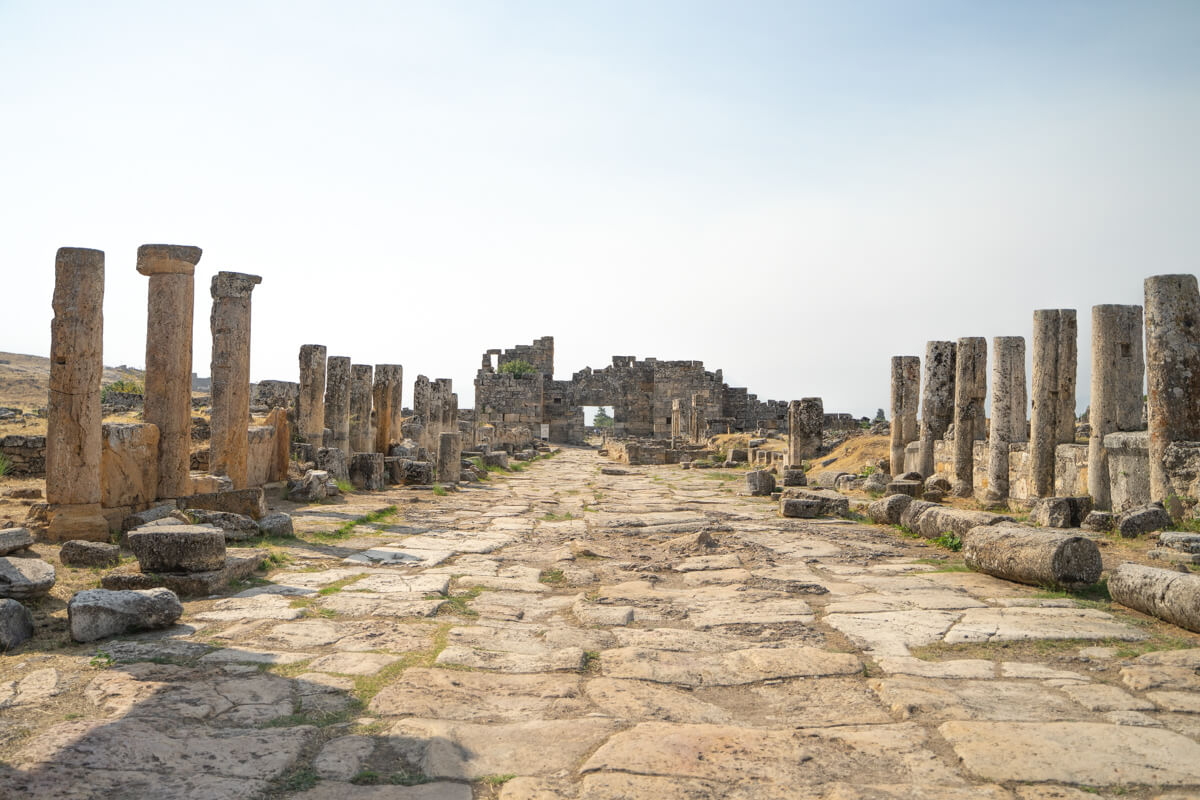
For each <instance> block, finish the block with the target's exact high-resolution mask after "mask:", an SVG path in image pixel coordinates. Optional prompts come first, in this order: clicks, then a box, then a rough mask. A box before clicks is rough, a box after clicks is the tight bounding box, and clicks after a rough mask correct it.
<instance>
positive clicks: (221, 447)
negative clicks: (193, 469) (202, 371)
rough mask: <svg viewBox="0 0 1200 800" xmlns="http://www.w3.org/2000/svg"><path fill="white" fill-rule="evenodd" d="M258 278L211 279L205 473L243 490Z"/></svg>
mask: <svg viewBox="0 0 1200 800" xmlns="http://www.w3.org/2000/svg"><path fill="white" fill-rule="evenodd" d="M260 283H262V278H260V277H259V276H257V275H247V274H244V273H241V272H218V273H217V274H216V275H214V276H213V279H212V287H211V293H212V298H213V305H212V315H211V317H210V319H209V325H210V328H211V330H212V337H213V342H212V421H211V423H210V431H211V433H210V445H209V471H210V472H212V474H214V475H225V476H226V477H228V478H229V480H231V481H232V482H233V488H234V489H245V488H246V458H247V453H248V451H249V448H250V439H249V425H250V293H251V292H253V291H254V287H255V286H257V285H258V284H260Z"/></svg>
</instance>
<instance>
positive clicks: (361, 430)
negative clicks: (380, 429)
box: [350, 364, 375, 453]
mask: <svg viewBox="0 0 1200 800" xmlns="http://www.w3.org/2000/svg"><path fill="white" fill-rule="evenodd" d="M373 372H374V370H373V369H372V368H371V365H370V364H352V365H351V366H350V450H351V452H354V453H371V452H374V448H375V437H373V436H372V435H371V375H372V373H373Z"/></svg>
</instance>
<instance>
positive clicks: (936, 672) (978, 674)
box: [875, 656, 996, 679]
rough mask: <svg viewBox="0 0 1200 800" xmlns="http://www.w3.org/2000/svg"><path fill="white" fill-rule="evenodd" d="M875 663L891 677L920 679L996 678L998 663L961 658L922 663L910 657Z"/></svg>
mask: <svg viewBox="0 0 1200 800" xmlns="http://www.w3.org/2000/svg"><path fill="white" fill-rule="evenodd" d="M875 663H876V664H878V665H879V668H880V669H882V670H883V671H884V672H886V673H888V674H889V675H914V676H916V677H918V678H975V679H986V678H994V677H996V663H995V662H994V661H987V660H986V659H982V658H960V659H952V660H949V661H922V660H921V659H919V658H912V657H910V656H884V657H882V658H877V659H876V660H875Z"/></svg>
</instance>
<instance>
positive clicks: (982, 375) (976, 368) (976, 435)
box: [951, 336, 987, 497]
mask: <svg viewBox="0 0 1200 800" xmlns="http://www.w3.org/2000/svg"><path fill="white" fill-rule="evenodd" d="M954 363H955V375H954V483H953V488H952V490H951V491H953V492H954V494H955V496H957V497H971V496H973V495H974V493H975V442H977V441H980V440H982V439H985V438H987V425H986V422H985V418H984V416H983V405H984V403H985V402H986V400H987V339H985V338H983V337H982V336H966V337H963V338H962V339H959V340H958V346H957V352H956V353H955V359H954Z"/></svg>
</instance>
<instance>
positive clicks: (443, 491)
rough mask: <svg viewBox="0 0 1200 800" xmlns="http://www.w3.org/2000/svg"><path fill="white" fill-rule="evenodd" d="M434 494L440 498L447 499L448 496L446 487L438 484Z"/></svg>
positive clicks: (435, 485)
mask: <svg viewBox="0 0 1200 800" xmlns="http://www.w3.org/2000/svg"><path fill="white" fill-rule="evenodd" d="M433 493H434V494H435V495H437V496H438V497H445V496H446V494H447V492H446V489H445V487H443V486H440V485H438V484H436V483H435V484H434V485H433Z"/></svg>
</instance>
